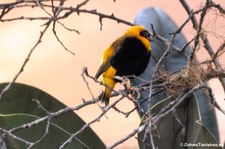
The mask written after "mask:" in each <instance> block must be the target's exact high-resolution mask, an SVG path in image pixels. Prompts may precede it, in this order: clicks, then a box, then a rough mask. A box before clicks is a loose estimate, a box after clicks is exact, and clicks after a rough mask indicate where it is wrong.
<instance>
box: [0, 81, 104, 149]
mask: <svg viewBox="0 0 225 149" xmlns="http://www.w3.org/2000/svg"><path fill="white" fill-rule="evenodd" d="M6 85H7V83H3V84H0V90H2V89H3V88H4V87H5V86H6ZM32 99H38V100H39V101H40V103H41V105H42V106H43V107H45V108H46V109H47V110H48V111H50V112H56V111H58V110H61V109H63V108H65V107H66V106H65V105H64V104H63V103H61V102H60V101H58V100H57V99H55V98H54V97H52V96H50V95H49V94H47V93H45V92H44V91H41V90H39V89H37V88H35V87H31V86H28V85H25V84H19V83H15V84H13V86H12V88H11V89H10V90H9V91H8V92H7V93H6V94H5V95H4V96H3V98H2V100H1V101H0V113H1V116H0V118H1V121H0V126H1V127H2V128H4V129H11V128H13V127H17V126H20V125H22V124H25V123H28V122H31V121H34V120H35V119H37V118H38V117H44V116H46V114H45V112H43V111H42V110H41V109H40V108H39V107H38V106H37V104H36V103H35V102H33V101H32ZM83 125H85V122H84V121H83V120H82V119H81V118H80V117H79V116H78V115H76V114H75V113H74V112H68V113H66V114H64V115H61V116H59V117H57V118H55V119H53V120H52V125H51V127H50V132H49V134H48V137H47V138H46V139H44V141H43V142H42V143H40V145H37V148H43V147H44V148H51V147H52V146H54V145H57V146H58V147H59V145H60V143H62V142H63V141H65V140H66V139H68V138H69V134H71V133H75V132H77V131H78V130H80V128H82V126H83ZM45 126H46V123H41V124H38V125H37V126H35V127H32V128H29V129H23V130H21V131H18V132H17V133H16V135H17V134H18V136H19V137H22V138H24V137H25V138H26V139H28V140H31V141H35V140H37V139H39V137H40V136H41V135H43V133H44V131H45ZM28 133H30V135H28ZM58 134H59V135H58ZM77 138H78V139H74V140H75V141H73V143H72V144H70V145H68V147H69V146H71V145H72V147H73V148H78V149H79V148H87V146H88V147H89V148H91V149H92V148H93V149H95V148H96V149H101V148H105V145H104V144H103V142H102V141H101V140H100V139H99V137H98V136H97V135H96V134H95V133H94V132H93V131H92V130H91V129H90V128H87V129H85V130H84V131H83V132H82V133H81V134H80V135H78V136H77ZM6 142H7V144H6V145H7V146H12V145H14V144H11V143H12V142H10V144H8V142H9V141H8V140H7V141H6ZM84 144H85V145H84ZM40 146H41V147H40ZM14 147H15V146H14ZM12 148H13V147H12ZM22 148H23V147H22Z"/></svg>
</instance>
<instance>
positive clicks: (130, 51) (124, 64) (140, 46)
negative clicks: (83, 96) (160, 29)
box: [95, 25, 151, 106]
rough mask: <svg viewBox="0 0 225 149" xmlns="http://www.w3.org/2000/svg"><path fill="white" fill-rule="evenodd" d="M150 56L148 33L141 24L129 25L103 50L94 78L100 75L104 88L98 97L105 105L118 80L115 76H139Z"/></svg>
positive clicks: (107, 103)
mask: <svg viewBox="0 0 225 149" xmlns="http://www.w3.org/2000/svg"><path fill="white" fill-rule="evenodd" d="M150 56H151V45H150V33H149V32H148V31H147V29H146V28H145V27H144V26H141V25H134V26H131V27H129V28H128V29H127V30H126V31H125V33H124V34H123V35H122V36H120V37H118V38H117V39H116V40H115V41H114V42H113V43H112V44H111V45H110V46H109V47H108V48H106V49H105V50H104V51H103V53H102V56H101V64H100V67H99V68H98V70H97V72H96V75H95V79H96V80H97V79H98V78H99V76H101V75H102V83H103V84H104V86H105V90H104V91H103V92H102V93H101V94H100V95H99V98H100V99H101V101H102V102H103V103H105V106H108V105H109V99H110V96H111V92H112V90H113V89H114V87H115V84H116V83H118V82H120V81H119V80H118V79H116V78H115V76H119V77H122V76H130V75H134V76H139V75H140V74H142V73H143V72H144V71H145V69H146V67H147V65H148V63H149V60H150Z"/></svg>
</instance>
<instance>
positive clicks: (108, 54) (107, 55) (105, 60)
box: [95, 36, 124, 79]
mask: <svg viewBox="0 0 225 149" xmlns="http://www.w3.org/2000/svg"><path fill="white" fill-rule="evenodd" d="M123 40H124V37H123V36H121V37H119V38H118V39H117V40H116V41H114V42H113V43H112V44H111V45H110V47H109V48H107V49H106V50H105V51H104V53H103V54H102V60H101V66H100V67H99V68H98V71H97V73H96V75H95V78H96V79H97V78H98V77H99V76H100V75H101V74H102V73H104V72H105V71H106V70H107V69H108V68H109V67H110V66H111V63H110V60H111V59H112V57H113V56H114V55H115V53H117V51H118V50H119V49H120V45H121V43H122V42H123Z"/></svg>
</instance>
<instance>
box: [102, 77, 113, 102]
mask: <svg viewBox="0 0 225 149" xmlns="http://www.w3.org/2000/svg"><path fill="white" fill-rule="evenodd" d="M103 82H104V84H105V85H106V87H105V91H104V92H102V94H101V95H100V99H101V101H102V102H103V103H105V106H108V105H109V98H110V96H111V93H112V89H113V88H114V86H115V80H114V79H111V78H104V79H103Z"/></svg>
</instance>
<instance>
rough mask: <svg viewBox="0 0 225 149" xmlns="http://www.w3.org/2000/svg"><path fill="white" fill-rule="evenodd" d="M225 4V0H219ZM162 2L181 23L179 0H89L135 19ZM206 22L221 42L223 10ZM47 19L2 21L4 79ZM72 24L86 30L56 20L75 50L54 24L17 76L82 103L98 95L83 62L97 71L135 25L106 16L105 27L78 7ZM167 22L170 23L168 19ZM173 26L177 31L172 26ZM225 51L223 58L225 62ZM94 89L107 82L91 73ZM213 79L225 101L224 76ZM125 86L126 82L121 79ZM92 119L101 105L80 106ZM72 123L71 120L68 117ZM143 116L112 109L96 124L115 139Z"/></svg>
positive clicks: (188, 32) (124, 105) (126, 105)
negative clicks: (100, 81)
mask: <svg viewBox="0 0 225 149" xmlns="http://www.w3.org/2000/svg"><path fill="white" fill-rule="evenodd" d="M8 2H14V1H12V0H3V1H1V2H0V3H8ZM79 2H82V1H76V2H74V1H68V2H66V4H67V5H68V6H70V5H73V6H76V5H77V4H78V3H79ZM204 2H205V1H204V0H196V1H188V4H189V5H190V7H191V8H192V9H194V10H195V9H198V8H200V7H201V5H203V4H204ZM215 2H217V3H220V4H224V1H223V0H221V1H215ZM151 6H156V7H159V8H161V9H162V10H164V11H165V12H166V13H167V14H168V15H169V16H170V17H171V18H172V19H173V20H174V21H175V23H176V24H177V25H178V26H180V25H181V24H182V23H183V22H184V21H185V20H186V18H187V17H188V16H187V14H186V12H185V10H184V9H183V7H182V5H181V4H180V2H179V1H177V0H170V2H169V3H168V2H165V1H164V0H151V1H149V0H123V1H121V0H117V1H116V2H114V1H113V0H108V1H105V0H95V1H93V0H91V1H89V2H88V4H87V5H86V6H84V8H85V9H89V10H92V9H96V10H98V12H102V13H105V14H109V15H110V14H112V13H113V14H114V15H115V16H116V17H119V18H121V19H124V20H127V21H130V22H133V20H134V18H135V16H136V15H137V14H138V12H139V11H141V10H142V9H144V8H146V7H151ZM42 15H46V14H45V13H44V12H43V10H40V9H31V8H29V9H28V8H27V9H18V10H15V11H12V12H10V13H9V14H7V15H6V16H7V18H11V17H19V16H42ZM206 19H207V20H206V21H205V22H207V23H205V24H204V25H203V26H204V28H205V29H206V31H208V33H209V34H208V35H209V39H210V41H211V44H212V46H213V47H214V48H215V49H217V48H218V47H219V45H220V43H221V42H222V41H223V40H224V39H223V38H221V37H223V36H224V33H225V30H224V27H225V25H224V19H223V18H222V17H220V16H217V14H216V13H212V14H210V15H209V16H208V17H207V18H206ZM44 23H45V21H28V20H18V21H10V22H0V53H1V54H0V60H1V62H0V82H1V83H2V82H8V81H11V80H12V79H13V78H14V76H15V75H16V73H17V72H18V71H19V69H20V67H21V66H22V64H23V62H24V60H25V58H26V57H27V54H28V52H29V51H30V49H31V48H32V47H33V45H34V44H35V43H36V41H37V40H38V38H39V35H40V31H41V29H42V28H43V27H42V26H41V25H43V24H44ZM62 23H64V24H65V25H66V26H68V27H69V28H74V29H77V30H79V31H80V33H81V34H77V33H75V32H69V31H68V30H65V29H64V28H63V27H62V26H60V25H56V31H57V34H58V36H59V37H60V39H61V41H62V42H63V43H64V45H65V46H66V47H67V48H68V49H69V50H71V51H73V52H74V53H75V55H72V54H71V53H69V52H67V51H65V50H64V49H63V47H62V46H61V45H60V44H59V42H58V41H57V39H56V38H55V37H54V35H53V33H52V30H51V29H49V30H48V31H47V33H46V34H45V35H44V37H43V39H42V42H41V44H40V45H39V46H38V47H37V48H36V49H35V51H34V53H33V54H32V56H31V58H30V60H29V62H28V64H27V65H26V67H25V69H24V71H23V72H22V74H21V75H20V76H19V78H18V80H17V82H20V83H25V84H29V85H32V86H35V87H37V88H39V89H41V90H44V91H46V92H47V93H49V94H51V95H52V96H54V97H55V98H57V99H58V100H60V101H62V102H63V103H65V104H66V105H68V106H75V105H77V104H80V103H82V102H83V101H82V99H85V100H88V99H92V97H91V94H90V92H89V91H88V89H87V86H86V84H85V83H84V81H83V79H82V76H81V72H82V69H83V67H87V68H88V72H89V74H90V75H92V76H94V75H95V73H96V71H97V69H98V67H99V64H100V58H101V53H102V51H103V50H104V49H105V48H107V46H109V45H110V44H111V42H113V41H114V40H115V39H116V38H117V37H119V36H120V35H122V34H123V33H124V31H125V30H126V29H127V28H128V27H129V26H127V25H124V24H118V23H117V22H116V21H112V20H109V19H103V22H102V23H103V27H102V31H100V22H99V18H98V17H97V16H94V15H90V14H84V13H81V14H80V15H77V14H76V13H74V14H73V15H71V16H70V17H68V18H66V19H65V20H63V21H62ZM165 25H166V24H165ZM171 32H172V31H171ZM183 33H184V35H185V37H186V38H187V40H188V41H189V40H191V39H192V37H193V36H194V35H195V31H194V29H193V28H192V24H191V23H188V25H187V26H186V27H185V28H184V29H183ZM197 58H198V60H199V61H202V60H205V59H207V58H208V55H207V53H206V52H205V51H204V49H200V50H199V52H198V57H197ZM224 58H225V57H221V59H220V61H221V63H222V64H223V66H224V65H225V61H224ZM88 82H89V85H90V87H91V91H92V92H93V93H94V96H95V97H97V96H98V95H99V94H100V93H101V90H102V89H103V87H102V86H100V85H99V84H96V83H95V82H93V81H92V80H90V79H88ZM210 85H211V87H212V88H213V93H214V95H215V97H216V99H217V101H218V102H219V104H220V105H221V106H222V107H224V106H223V105H225V101H224V97H225V95H224V93H223V89H222V87H221V85H220V84H219V81H218V80H216V79H215V80H211V81H210ZM118 87H120V85H118ZM118 106H119V108H120V109H121V110H122V111H129V110H131V109H132V108H133V107H134V105H133V103H132V102H130V101H128V100H124V101H122V102H121V103H119V105H118ZM75 112H76V113H77V114H78V115H79V116H80V117H81V118H83V119H84V120H85V121H86V122H89V121H91V120H92V119H93V118H95V117H96V116H98V115H99V114H100V113H101V110H100V109H99V107H98V106H97V105H92V106H88V107H85V108H83V109H81V110H79V111H75ZM217 117H218V122H219V132H220V139H221V142H224V139H225V127H224V124H223V122H224V121H225V116H224V115H223V114H221V113H220V112H218V111H217ZM68 123H69V122H68ZM139 123H140V118H139V116H138V114H137V112H133V113H132V114H131V115H130V116H129V117H128V118H126V117H125V116H124V115H122V114H119V113H118V112H116V111H113V110H111V111H110V112H109V113H107V117H103V118H102V119H101V120H100V121H99V122H98V123H95V124H93V125H92V126H91V127H92V128H93V130H94V131H95V132H96V133H97V134H98V135H99V137H100V138H101V139H102V140H103V142H105V143H106V145H111V144H113V143H114V142H116V141H118V140H119V139H121V138H123V137H125V136H126V135H127V134H129V133H130V132H132V131H133V130H134V129H135V128H137V127H138V125H139ZM117 148H120V149H122V148H124V149H125V148H129V149H135V148H138V145H137V141H136V139H135V138H132V139H129V140H128V141H126V142H124V143H123V144H121V145H119V146H118V147H117Z"/></svg>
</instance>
